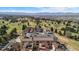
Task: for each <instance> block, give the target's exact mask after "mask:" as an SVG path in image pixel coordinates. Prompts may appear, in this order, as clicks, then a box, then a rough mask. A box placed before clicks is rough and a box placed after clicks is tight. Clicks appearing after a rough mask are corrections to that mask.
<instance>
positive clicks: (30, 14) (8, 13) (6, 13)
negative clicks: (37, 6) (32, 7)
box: [0, 12, 79, 16]
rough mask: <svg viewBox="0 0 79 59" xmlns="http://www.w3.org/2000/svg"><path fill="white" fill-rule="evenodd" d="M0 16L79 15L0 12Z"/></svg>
mask: <svg viewBox="0 0 79 59" xmlns="http://www.w3.org/2000/svg"><path fill="white" fill-rule="evenodd" d="M0 15H29V16H32V15H38V16H41V15H46V16H47V15H48V16H54V15H61V16H63V15H79V13H62V12H59V13H47V12H43V13H23V12H0Z"/></svg>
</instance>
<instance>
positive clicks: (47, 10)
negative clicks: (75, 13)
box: [40, 7, 68, 12]
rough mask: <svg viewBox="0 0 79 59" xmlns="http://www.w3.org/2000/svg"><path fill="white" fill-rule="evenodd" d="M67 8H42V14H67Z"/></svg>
mask: <svg viewBox="0 0 79 59" xmlns="http://www.w3.org/2000/svg"><path fill="white" fill-rule="evenodd" d="M67 9H68V8H67V7H46V8H41V11H40V12H66V11H67Z"/></svg>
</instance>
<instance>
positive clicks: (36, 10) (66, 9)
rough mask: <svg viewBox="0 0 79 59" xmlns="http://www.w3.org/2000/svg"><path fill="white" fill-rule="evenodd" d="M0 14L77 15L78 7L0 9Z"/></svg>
mask: <svg viewBox="0 0 79 59" xmlns="http://www.w3.org/2000/svg"><path fill="white" fill-rule="evenodd" d="M0 12H25V13H39V12H49V13H53V12H73V13H79V7H0Z"/></svg>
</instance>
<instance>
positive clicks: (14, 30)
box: [10, 28, 18, 38]
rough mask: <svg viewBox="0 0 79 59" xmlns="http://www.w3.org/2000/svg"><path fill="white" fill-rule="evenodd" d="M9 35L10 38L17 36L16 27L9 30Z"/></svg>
mask: <svg viewBox="0 0 79 59" xmlns="http://www.w3.org/2000/svg"><path fill="white" fill-rule="evenodd" d="M10 36H11V38H16V37H17V36H18V34H17V29H16V28H14V29H13V30H12V31H11V32H10Z"/></svg>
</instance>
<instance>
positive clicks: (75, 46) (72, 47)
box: [55, 34, 79, 51]
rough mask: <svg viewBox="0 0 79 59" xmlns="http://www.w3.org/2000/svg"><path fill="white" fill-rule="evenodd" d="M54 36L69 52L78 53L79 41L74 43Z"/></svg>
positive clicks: (65, 38)
mask: <svg viewBox="0 0 79 59" xmlns="http://www.w3.org/2000/svg"><path fill="white" fill-rule="evenodd" d="M55 36H56V37H58V41H59V42H61V43H63V44H65V45H66V46H67V47H68V49H69V50H72V51H79V41H75V40H72V39H69V38H67V37H64V36H60V35H58V34H55Z"/></svg>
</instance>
